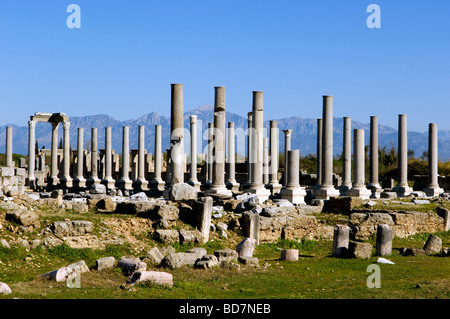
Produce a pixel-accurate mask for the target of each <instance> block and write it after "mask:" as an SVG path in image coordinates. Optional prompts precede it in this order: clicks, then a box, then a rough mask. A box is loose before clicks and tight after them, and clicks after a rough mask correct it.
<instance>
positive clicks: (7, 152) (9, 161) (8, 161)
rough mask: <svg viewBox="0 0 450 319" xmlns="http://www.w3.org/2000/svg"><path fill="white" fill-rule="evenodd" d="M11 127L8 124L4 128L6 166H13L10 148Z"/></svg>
mask: <svg viewBox="0 0 450 319" xmlns="http://www.w3.org/2000/svg"><path fill="white" fill-rule="evenodd" d="M12 144H13V141H12V127H11V126H8V127H7V128H6V145H5V156H6V167H13V166H14V162H13V149H12Z"/></svg>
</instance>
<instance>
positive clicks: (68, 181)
mask: <svg viewBox="0 0 450 319" xmlns="http://www.w3.org/2000/svg"><path fill="white" fill-rule="evenodd" d="M59 185H60V186H61V187H62V188H71V187H72V186H73V179H72V178H70V177H63V178H61V179H60V180H59Z"/></svg>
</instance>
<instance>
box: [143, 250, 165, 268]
mask: <svg viewBox="0 0 450 319" xmlns="http://www.w3.org/2000/svg"><path fill="white" fill-rule="evenodd" d="M163 258H164V255H163V254H161V252H160V251H159V249H158V247H153V248H152V249H150V251H149V252H148V253H147V255H146V256H145V257H144V259H142V261H143V262H145V263H146V264H147V265H148V266H158V265H159V264H160V263H161V260H163Z"/></svg>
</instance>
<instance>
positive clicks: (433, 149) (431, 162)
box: [423, 123, 444, 197]
mask: <svg viewBox="0 0 450 319" xmlns="http://www.w3.org/2000/svg"><path fill="white" fill-rule="evenodd" d="M423 191H424V193H425V194H426V195H427V196H431V197H434V196H438V195H439V194H442V193H443V192H444V190H443V189H442V188H440V187H439V181H438V134H437V125H436V124H434V123H430V124H429V125H428V186H427V187H426V188H425V189H424V190H423Z"/></svg>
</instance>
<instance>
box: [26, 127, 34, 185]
mask: <svg viewBox="0 0 450 319" xmlns="http://www.w3.org/2000/svg"><path fill="white" fill-rule="evenodd" d="M35 128H36V121H33V120H30V121H28V181H29V183H30V184H29V185H30V187H31V188H34V186H35V185H34V181H35V180H36V177H35V174H34V169H35V161H36V149H35V148H36V144H35V143H36V134H35Z"/></svg>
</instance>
